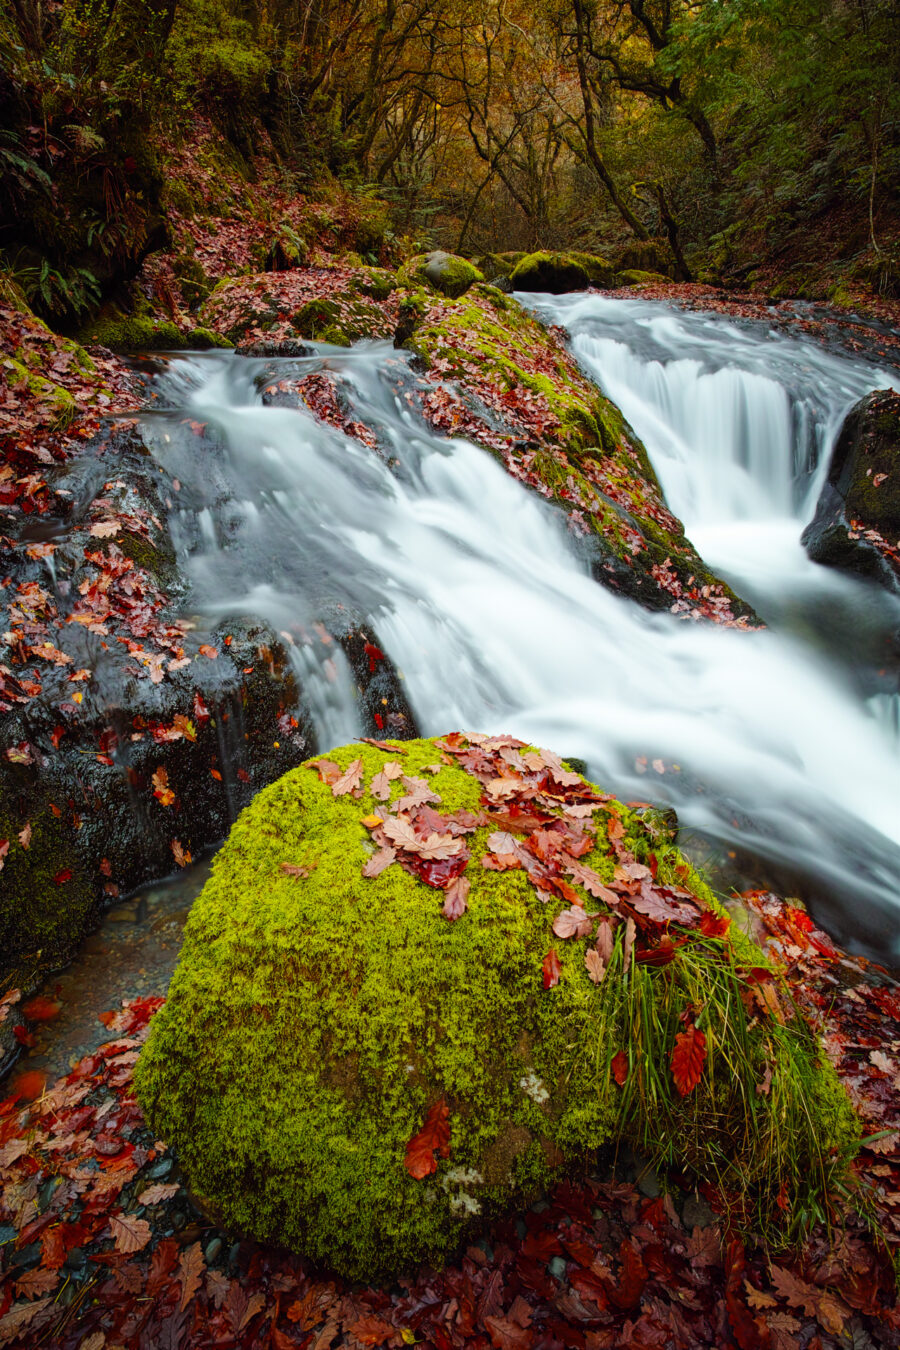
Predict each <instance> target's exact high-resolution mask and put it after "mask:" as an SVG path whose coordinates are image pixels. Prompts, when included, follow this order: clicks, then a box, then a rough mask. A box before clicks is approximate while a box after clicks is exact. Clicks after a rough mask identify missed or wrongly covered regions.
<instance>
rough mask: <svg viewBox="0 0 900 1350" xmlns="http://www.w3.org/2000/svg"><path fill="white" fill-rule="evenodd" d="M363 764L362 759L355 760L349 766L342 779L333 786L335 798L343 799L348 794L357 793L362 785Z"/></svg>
mask: <svg viewBox="0 0 900 1350" xmlns="http://www.w3.org/2000/svg"><path fill="white" fill-rule="evenodd" d="M362 776H363V762H362V760H361V759H355V760H354V761H353V763H352V764H349V765H348V766H347V768H346V770H345V771H344V773H342V774H341V776H340V778H338V779H337V781H336V782H334V783H332V785H331V795H332V796H333V797H343V796H345V795H346V794H347V793H348V792H355V791H356V789H357V788H358V787H360V786H361V784H362Z"/></svg>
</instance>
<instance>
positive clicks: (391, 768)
mask: <svg viewBox="0 0 900 1350" xmlns="http://www.w3.org/2000/svg"><path fill="white" fill-rule="evenodd" d="M402 773H403V767H402V765H400V764H398V763H397V762H396V760H390V759H389V760H388V761H387V763H385V764H382V766H381V771H380V772H379V773H376V775H375V777H374V778H373V779H372V789H371V791H372V796H373V797H377V798H378V800H379V801H380V802H386V801H387V799H388V798H389V797H390V795H391V783H392V782H393V781H394V779H396V778H399V777H400V775H401V774H402Z"/></svg>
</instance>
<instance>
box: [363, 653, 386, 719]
mask: <svg viewBox="0 0 900 1350" xmlns="http://www.w3.org/2000/svg"><path fill="white" fill-rule="evenodd" d="M363 651H364V652H365V654H366V656H367V657H368V658H369V674H370V675H373V674H374V673H375V662H376V661H383V660H384V652H383V651H381V649H380V648H378V647H376V646H375V645H374V643H372V642H367V643H366V645H365V647H364V648H363ZM379 729H380V728H379Z"/></svg>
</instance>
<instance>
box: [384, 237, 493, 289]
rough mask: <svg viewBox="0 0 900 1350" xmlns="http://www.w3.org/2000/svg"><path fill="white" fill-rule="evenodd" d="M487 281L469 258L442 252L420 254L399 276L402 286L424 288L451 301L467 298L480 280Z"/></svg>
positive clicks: (405, 265) (407, 264)
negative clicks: (469, 290)
mask: <svg viewBox="0 0 900 1350" xmlns="http://www.w3.org/2000/svg"><path fill="white" fill-rule="evenodd" d="M484 279H485V278H484V276H483V274H482V273H481V272H480V271H479V270H478V268H477V267H476V266H475V264H474V263H471V262H469V260H468V259H467V258H460V257H457V255H456V254H454V253H445V252H444V251H443V250H441V249H437V250H435V251H434V252H432V253H420V254H418V255H417V257H415V258H411V259H410V261H409V262H408V263H406V264H404V266H403V267H401V269H400V271H399V272H398V273H397V281H398V283H399V284H400V285H401V286H402V287H405V288H407V289H413V288H415V287H417V286H423V285H424V286H428V287H429V288H430V289H431V290H434V291H439V292H440V294H441V295H447V296H450V297H451V299H456V298H457V297H458V296H460V295H464V294H465V292H466V291H467V290H468V289H469V287H470V286H473V285H474V284H475V282H476V281H484Z"/></svg>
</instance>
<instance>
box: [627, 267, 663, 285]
mask: <svg viewBox="0 0 900 1350" xmlns="http://www.w3.org/2000/svg"><path fill="white" fill-rule="evenodd" d="M669 281H670V278H669V277H664V276H663V275H662V273H661V272H642V271H641V270H640V269H639V268H637V267H629V268H627V269H626V270H625V271H624V272H617V273H616V275H615V278H614V282H613V284H614V285H616V286H668V284H669Z"/></svg>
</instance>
